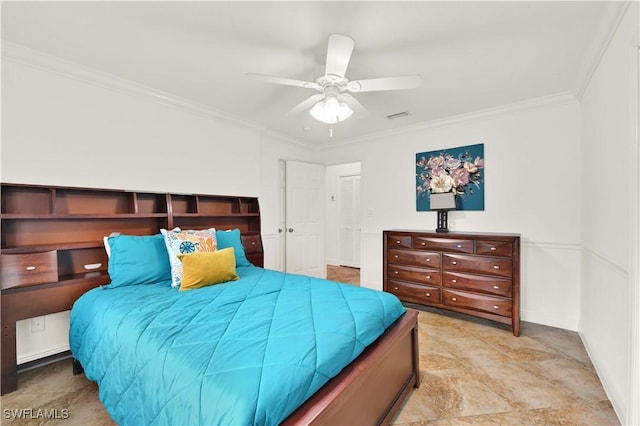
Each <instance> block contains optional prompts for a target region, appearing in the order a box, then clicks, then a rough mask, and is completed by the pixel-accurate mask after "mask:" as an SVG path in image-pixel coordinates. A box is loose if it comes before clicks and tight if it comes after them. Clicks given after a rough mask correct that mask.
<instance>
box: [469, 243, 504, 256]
mask: <svg viewBox="0 0 640 426" xmlns="http://www.w3.org/2000/svg"><path fill="white" fill-rule="evenodd" d="M512 250H513V247H512V243H510V242H508V241H476V254H486V255H489V256H504V257H511V256H512Z"/></svg>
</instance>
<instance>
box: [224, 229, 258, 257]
mask: <svg viewBox="0 0 640 426" xmlns="http://www.w3.org/2000/svg"><path fill="white" fill-rule="evenodd" d="M216 240H217V242H218V250H220V249H223V248H227V247H233V251H234V253H235V255H236V266H253V264H252V263H251V262H249V260H248V259H247V256H246V255H245V254H244V246H243V245H242V240H241V239H240V230H239V229H238V228H236V229H233V230H231V231H222V230H220V229H217V230H216Z"/></svg>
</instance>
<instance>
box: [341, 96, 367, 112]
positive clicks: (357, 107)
mask: <svg viewBox="0 0 640 426" xmlns="http://www.w3.org/2000/svg"><path fill="white" fill-rule="evenodd" d="M339 99H341V100H342V101H343V102H344V103H345V104H347V105H349V106H350V107H351V109H352V110H353V111H354V112H356V113H357V114H358V115H367V114H369V110H368V109H366V108H365V107H364V105H362V104H361V103H360V102H358V100H357V99H356V98H354V97H353V96H351V95H350V94H348V93H342V94H341V95H340V96H339Z"/></svg>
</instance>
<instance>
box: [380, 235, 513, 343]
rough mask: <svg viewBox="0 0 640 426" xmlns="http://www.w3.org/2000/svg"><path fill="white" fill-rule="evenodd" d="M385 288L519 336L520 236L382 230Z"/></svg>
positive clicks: (421, 302)
mask: <svg viewBox="0 0 640 426" xmlns="http://www.w3.org/2000/svg"><path fill="white" fill-rule="evenodd" d="M383 244H384V250H383V253H384V259H383V265H384V266H383V269H384V270H383V275H384V278H383V283H384V284H383V289H384V291H388V292H390V293H394V294H395V295H397V296H398V297H399V298H400V299H401V300H403V301H406V302H412V303H417V304H422V305H427V306H434V307H437V308H442V309H448V310H452V311H456V312H462V313H465V314H469V315H474V316H477V317H481V318H486V319H490V320H493V321H497V322H500V323H503V324H508V325H510V326H511V327H512V330H513V335H514V336H519V334H520V235H519V234H490V233H461V232H449V233H437V232H428V231H418V230H386V231H383Z"/></svg>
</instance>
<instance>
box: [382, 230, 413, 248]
mask: <svg viewBox="0 0 640 426" xmlns="http://www.w3.org/2000/svg"><path fill="white" fill-rule="evenodd" d="M394 247H404V248H411V236H406V235H393V234H387V248H388V249H390V248H394Z"/></svg>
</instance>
